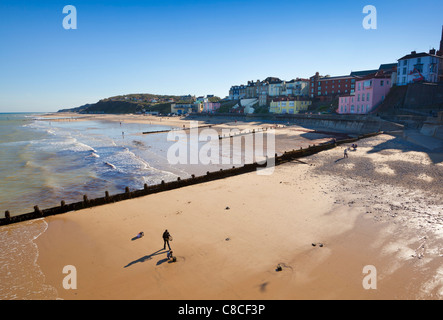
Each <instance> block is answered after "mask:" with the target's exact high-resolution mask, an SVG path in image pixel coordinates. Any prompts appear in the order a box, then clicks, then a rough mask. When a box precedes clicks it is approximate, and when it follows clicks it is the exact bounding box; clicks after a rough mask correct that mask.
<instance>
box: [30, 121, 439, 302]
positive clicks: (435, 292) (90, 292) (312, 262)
mask: <svg viewBox="0 0 443 320" xmlns="http://www.w3.org/2000/svg"><path fill="white" fill-rule="evenodd" d="M177 124H178V126H180V124H181V123H177ZM290 129H291V128H286V129H285V130H290ZM292 129H294V128H292ZM280 133H281V137H286V138H287V137H288V135H287V134H285V133H283V132H280ZM277 139H278V136H277ZM358 145H359V147H358V149H357V151H350V152H349V158H347V159H343V148H342V147H337V148H335V149H332V150H328V151H325V152H322V153H319V154H316V155H313V156H310V157H307V158H304V159H300V160H301V161H293V162H291V163H287V164H284V165H281V166H278V167H277V168H276V169H275V171H274V173H273V174H272V175H269V176H262V175H257V174H256V173H248V174H244V175H241V176H236V177H231V178H228V179H223V180H218V181H213V182H208V183H204V184H200V185H195V186H190V187H185V188H182V189H179V190H172V191H168V192H163V193H160V194H154V195H150V196H147V197H143V198H138V199H132V200H127V201H123V202H119V203H115V204H109V205H105V206H101V207H96V208H92V209H86V210H82V211H78V212H70V213H67V214H64V215H60V216H54V217H48V218H46V219H45V220H46V221H47V223H48V229H47V230H46V232H45V233H44V234H42V235H41V236H40V237H39V238H38V239H37V240H36V244H37V246H38V248H39V252H40V254H39V258H38V264H39V266H40V267H41V269H42V272H43V273H44V275H45V277H46V284H47V285H50V286H52V287H54V288H55V289H56V290H57V293H58V297H59V298H62V299H160V300H166V299H441V298H442V297H443V268H442V267H441V266H442V261H443V260H442V259H443V187H442V184H441V181H442V175H443V162H442V160H440V156H441V154H439V153H430V152H428V151H427V150H426V149H423V148H421V147H418V146H416V145H413V144H411V143H408V142H406V141H404V140H403V139H401V138H399V137H395V136H391V135H387V134H385V135H380V136H377V137H373V138H369V139H365V140H361V141H359V142H358ZM287 148H288V149H291V146H288V147H287ZM165 229H168V230H169V231H170V232H171V234H172V236H173V238H174V240H173V241H172V242H171V246H172V249H173V251H174V255H175V256H176V257H177V262H175V263H170V262H169V261H167V259H166V251H164V250H162V248H163V241H162V239H161V235H162V233H163V231H164V230H165ZM140 231H143V232H144V234H145V236H144V237H143V238H141V239H137V240H131V239H132V238H133V237H135V236H136V235H137V233H138V232H140ZM314 245H315V246H314ZM66 265H73V266H75V267H76V269H77V273H78V275H77V281H78V284H77V289H76V290H66V289H64V288H63V286H62V283H63V278H64V277H65V276H66V274H63V272H62V270H63V267H64V266H66ZM278 265H280V266H281V267H282V270H281V271H276V268H277V266H278ZM367 265H372V266H374V267H375V268H376V271H377V275H376V279H377V289H375V290H367V289H365V288H364V287H363V280H364V277H365V276H366V274H364V273H363V268H364V267H365V266H367Z"/></svg>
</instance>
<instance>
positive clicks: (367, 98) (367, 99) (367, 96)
mask: <svg viewBox="0 0 443 320" xmlns="http://www.w3.org/2000/svg"><path fill="white" fill-rule="evenodd" d="M366 101H369V92H368V94H367V95H366Z"/></svg>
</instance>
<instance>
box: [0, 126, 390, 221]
mask: <svg viewBox="0 0 443 320" xmlns="http://www.w3.org/2000/svg"><path fill="white" fill-rule="evenodd" d="M380 133H382V132H375V133H369V134H364V135H360V136H358V137H356V138H349V139H341V140H335V139H333V140H331V141H329V142H325V143H322V144H319V145H312V146H309V147H308V148H304V149H303V148H300V149H299V150H292V151H286V152H285V153H284V154H282V155H280V156H278V155H277V154H275V156H274V159H271V160H273V163H274V165H275V166H277V165H281V164H283V163H286V162H290V161H293V160H296V159H298V158H303V157H306V156H310V155H313V154H316V153H319V152H321V151H325V150H329V149H333V148H335V147H336V146H338V145H342V144H348V143H353V142H356V141H358V140H360V139H364V138H369V137H373V136H375V135H378V134H380ZM269 160H270V159H268V161H269ZM271 163H272V162H271ZM266 166H267V161H266V163H263V164H260V163H257V162H255V163H251V164H245V165H243V166H241V167H232V168H231V169H220V170H219V171H214V172H209V171H208V172H207V173H206V175H202V176H195V175H191V177H190V178H187V179H181V178H180V177H178V178H177V180H176V181H170V182H165V181H162V182H161V183H160V184H156V185H151V186H148V185H147V184H145V185H144V188H143V189H140V190H134V191H130V190H129V188H128V187H126V188H125V192H123V193H120V194H116V195H109V192H108V191H105V193H104V197H101V198H95V199H89V198H88V196H87V195H84V196H83V200H82V201H79V202H75V203H70V204H66V203H65V201H63V200H62V201H61V202H60V205H59V206H56V207H53V208H49V209H40V208H39V207H38V206H37V205H36V206H34V210H33V211H32V212H29V213H25V214H21V215H16V216H11V214H10V212H9V211H5V217H4V218H2V219H0V226H2V225H8V224H12V223H17V222H21V221H27V220H32V219H38V218H43V217H48V216H52V215H57V214H63V213H66V212H70V211H76V210H82V209H86V208H92V207H96V206H101V205H105V204H109V203H114V202H119V201H123V200H128V199H133V198H138V197H143V196H147V195H150V194H155V193H159V192H164V191H169V190H174V189H178V188H183V187H187V186H191V185H195V184H200V183H204V182H209V181H214V180H219V179H224V178H227V177H232V176H236V175H240V174H244V173H248V172H253V171H256V170H257V169H258V168H265V167H266Z"/></svg>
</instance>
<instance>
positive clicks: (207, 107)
mask: <svg viewBox="0 0 443 320" xmlns="http://www.w3.org/2000/svg"><path fill="white" fill-rule="evenodd" d="M218 109H220V102H203V112H208V113H214V112H215V111H217V110H218Z"/></svg>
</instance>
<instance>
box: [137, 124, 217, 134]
mask: <svg viewBox="0 0 443 320" xmlns="http://www.w3.org/2000/svg"><path fill="white" fill-rule="evenodd" d="M211 127H212V124H209V125H204V126H196V127H188V128H185V127H183V128H174V129H168V130H157V131H145V132H142V133H143V134H155V133H165V132H174V131H180V130H184V131H186V130H191V129H200V128H211Z"/></svg>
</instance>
